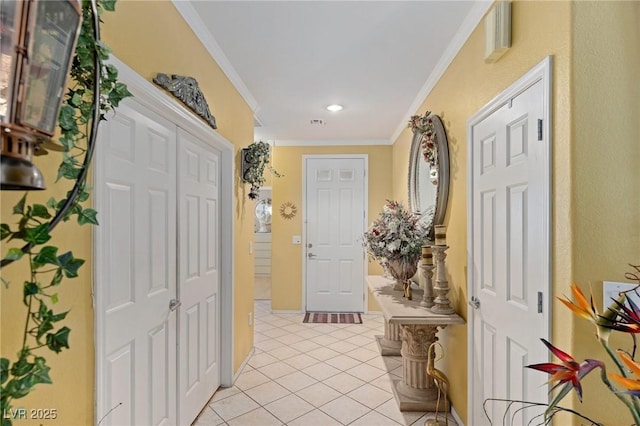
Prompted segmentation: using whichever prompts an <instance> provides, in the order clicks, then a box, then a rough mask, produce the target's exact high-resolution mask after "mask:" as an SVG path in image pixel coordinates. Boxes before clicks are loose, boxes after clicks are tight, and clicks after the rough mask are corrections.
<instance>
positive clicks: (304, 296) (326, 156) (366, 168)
mask: <svg viewBox="0 0 640 426" xmlns="http://www.w3.org/2000/svg"><path fill="white" fill-rule="evenodd" d="M314 158H320V159H331V158H335V159H354V158H355V159H362V160H363V161H364V224H365V227H366V225H367V223H368V216H369V154H308V155H303V156H302V250H301V252H302V253H301V254H300V259H301V262H302V302H301V303H302V305H301V306H302V312H304V311H305V310H306V307H307V259H306V257H305V256H306V252H307V251H306V249H305V247H307V159H314ZM364 231H365V230H363V231H362V232H363V236H364ZM367 266H368V262H364V267H363V268H364V270H363V277H365V279H364V280H362V281H363V284H362V286H363V287H362V291H363V293H364V312H365V313H366V312H368V309H367V307H368V306H369V292H368V291H367V284H366V282H367V281H366V277H367Z"/></svg>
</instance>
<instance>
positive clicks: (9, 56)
mask: <svg viewBox="0 0 640 426" xmlns="http://www.w3.org/2000/svg"><path fill="white" fill-rule="evenodd" d="M17 4H18V2H17V1H15V0H0V121H2V122H5V121H7V120H8V115H9V112H10V111H9V106H10V105H11V88H12V84H11V81H13V76H12V75H11V73H12V72H13V68H14V66H13V61H14V60H15V56H14V45H15V43H16V40H15V31H16V28H15V26H16V23H17V22H18V19H17V17H16V5H17Z"/></svg>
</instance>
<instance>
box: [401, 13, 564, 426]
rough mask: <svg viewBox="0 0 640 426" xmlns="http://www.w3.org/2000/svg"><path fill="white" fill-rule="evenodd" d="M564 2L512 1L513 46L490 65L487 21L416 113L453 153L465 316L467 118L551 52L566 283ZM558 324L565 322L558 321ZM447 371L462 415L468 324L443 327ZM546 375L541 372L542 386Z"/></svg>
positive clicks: (453, 280) (454, 256)
mask: <svg viewBox="0 0 640 426" xmlns="http://www.w3.org/2000/svg"><path fill="white" fill-rule="evenodd" d="M570 12H571V5H570V3H569V2H516V3H514V4H513V6H512V13H513V15H512V16H513V21H512V28H513V38H512V48H511V49H510V50H509V51H508V52H507V53H506V54H505V55H504V56H503V57H502V58H501V59H500V60H499V61H498V62H497V63H495V64H485V63H484V60H483V52H484V45H483V41H484V34H483V30H484V27H483V25H482V24H480V25H479V26H478V27H477V28H476V29H475V30H474V32H473V33H472V34H471V36H470V37H469V39H468V40H467V42H466V43H465V45H464V46H463V48H462V49H461V50H460V52H459V53H458V55H457V56H456V58H455V59H454V60H453V62H452V63H451V64H450V65H449V67H448V69H447V70H446V72H445V74H444V75H443V76H442V78H441V79H440V81H439V82H438V83H437V84H436V86H435V87H434V89H433V90H432V91H431V93H430V94H429V95H428V96H427V98H426V100H425V101H424V103H423V104H422V105H421V106H420V108H419V109H418V111H416V113H419V114H422V113H424V111H426V110H430V111H432V112H433V113H434V114H437V115H439V116H440V117H441V118H442V120H443V122H444V125H445V128H446V131H447V136H448V140H449V152H450V157H451V184H450V192H449V204H448V208H447V214H446V218H445V224H446V225H447V242H448V244H449V245H450V247H451V248H450V249H449V250H448V252H447V253H448V255H447V272H448V276H449V286H450V287H451V288H452V290H451V293H450V298H451V299H452V301H453V304H454V307H455V309H456V311H457V312H458V313H459V314H460V315H461V316H462V317H463V318H465V319H467V303H466V300H467V261H466V250H467V191H466V185H467V172H466V170H467V143H466V142H467V133H466V126H467V119H468V118H469V117H471V116H472V115H473V114H474V113H475V112H476V111H477V110H479V109H480V108H481V107H482V106H483V105H485V104H486V103H487V102H489V101H490V100H491V99H493V98H494V97H495V96H497V95H498V94H499V93H500V92H501V91H503V90H504V89H505V88H507V87H508V86H509V85H510V84H511V83H513V82H514V81H515V80H517V79H518V78H519V77H521V76H522V75H523V74H525V73H526V72H527V71H528V70H529V69H531V68H532V67H533V66H534V65H536V64H537V63H539V62H540V61H541V60H542V59H544V58H545V57H546V56H548V55H553V61H554V64H553V80H554V84H553V108H552V110H553V123H554V124H553V141H552V145H553V156H554V160H553V206H554V210H553V244H554V261H553V282H554V292H555V293H560V294H562V293H563V292H564V291H565V289H566V288H568V285H569V283H570V282H571V281H570V277H571V274H570V272H571V271H570V269H568V268H570V265H571V258H572V256H571V253H570V252H569V251H566V250H564V247H565V246H566V245H567V243H566V242H567V241H571V238H570V237H571V234H570V229H571V227H570V226H569V225H570V222H569V218H568V216H569V209H570V207H571V206H570V204H569V203H568V202H567V201H568V200H569V199H570V186H569V178H570V176H569V170H568V168H567V166H568V165H569V164H570V150H569V148H570V145H569V141H570V136H571V128H570V120H571V117H570V115H569V108H570V102H569V99H570V95H571V92H570V80H569V76H570V56H569V45H570V22H571V15H570ZM410 144H411V131H410V129H407V130H405V131H404V132H403V133H402V134H401V135H400V137H399V138H398V139H397V140H396V141H395V143H394V145H393V174H392V175H393V177H394V180H393V194H394V198H397V199H405V200H406V176H407V168H408V166H407V164H408V155H409V148H410ZM553 317H554V320H555V322H554V329H553V336H554V339H556V338H558V337H559V338H563V337H565V338H568V336H569V333H568V332H567V331H564V328H565V327H566V325H567V324H570V321H571V317H570V316H569V315H568V314H566V313H565V312H561V311H560V312H554V314H553ZM560 324H563V325H562V326H560ZM441 335H443V341H444V342H445V343H446V348H445V350H446V351H447V358H446V368H445V369H446V373H447V374H448V376H449V379H450V380H451V391H450V396H451V399H452V403H453V406H454V408H455V410H456V411H457V412H458V413H459V414H460V415H461V417H462V419H463V420H465V421H466V419H467V326H466V325H464V326H451V327H448V328H447V329H446V330H445V331H444V332H442V333H441ZM545 380H546V378H545V377H543V376H541V377H540V383H541V384H542V383H543V382H544V381H545Z"/></svg>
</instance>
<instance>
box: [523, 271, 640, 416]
mask: <svg viewBox="0 0 640 426" xmlns="http://www.w3.org/2000/svg"><path fill="white" fill-rule="evenodd" d="M631 266H632V267H633V268H635V269H636V270H637V272H638V273H639V274H638V275H635V274H631V273H628V274H626V275H625V276H626V277H627V278H629V279H633V280H637V281H638V284H639V287H640V266H634V265H631ZM637 290H638V287H636V288H634V289H633V290H631V291H634V292H636V294H638V293H637ZM571 292H572V293H573V299H569V298H564V299H562V298H559V300H560V301H561V302H562V303H563V304H564V305H565V306H566V307H568V308H569V309H570V310H571V312H573V313H574V314H575V315H577V316H578V317H580V318H583V319H586V320H587V321H589V322H591V323H592V324H593V325H594V326H595V328H596V338H597V339H598V341H599V342H600V344H601V345H602V347H603V348H604V350H605V352H606V353H607V354H608V355H609V357H610V358H611V359H612V361H613V362H614V364H615V365H616V367H617V369H618V370H619V372H620V374H616V373H609V374H607V371H606V367H605V364H604V363H603V362H602V361H600V360H596V359H585V360H584V361H583V362H581V363H579V362H578V361H576V360H575V359H574V358H573V357H572V356H571V355H569V354H567V353H565V352H563V351H562V350H560V349H558V348H557V347H555V346H554V345H552V344H551V343H549V342H547V341H546V340H544V339H541V340H542V343H544V344H545V346H547V348H548V349H549V350H550V351H551V353H553V355H555V356H556V357H557V358H558V359H559V360H560V361H561V363H560V364H556V363H541V364H532V365H528V366H527V368H532V369H535V370H538V371H542V372H545V373H548V374H551V378H550V379H549V382H548V383H550V384H552V387H551V390H550V392H551V391H553V390H555V389H558V388H559V387H560V386H562V387H560V388H559V389H560V390H559V392H558V393H557V394H556V396H555V397H554V398H553V400H552V401H551V403H550V404H549V405H548V408H547V410H546V411H545V416H549V415H550V414H552V413H553V412H554V409H556V407H557V405H558V403H559V402H560V401H561V400H562V399H563V398H564V397H565V396H566V395H567V394H568V393H569V392H570V391H571V389H574V390H575V392H576V394H577V395H578V399H579V400H580V402H582V386H581V384H580V380H581V379H582V378H583V377H584V376H586V375H587V374H589V373H590V372H591V371H593V370H594V369H596V368H599V369H600V377H601V379H602V382H603V383H604V384H605V385H606V386H607V388H608V389H609V390H610V391H611V392H612V393H613V394H614V395H615V396H616V397H617V398H618V399H620V401H622V403H623V404H624V405H625V406H626V407H627V408H628V409H629V412H630V413H631V416H632V417H633V419H634V421H635V424H636V425H640V363H637V362H636V361H635V360H634V359H633V356H632V355H630V354H629V353H627V352H625V351H622V350H618V351H616V352H614V351H613V350H611V347H610V346H609V335H610V334H611V332H612V331H620V332H624V333H629V334H632V335H634V336H635V334H636V333H640V308H639V307H638V306H637V305H636V304H635V303H634V302H633V301H632V300H631V299H630V298H628V297H627V295H626V293H628V292H623V293H621V294H620V296H619V297H618V299H617V300H613V301H612V303H611V305H610V306H609V307H608V308H607V309H606V311H605V312H604V314H602V315H601V314H600V313H599V312H598V310H597V309H596V307H595V304H594V303H593V294H590V299H589V300H587V298H586V297H585V295H584V293H583V292H582V290H580V288H579V287H578V286H577V285H576V284H572V285H571ZM634 352H635V338H634ZM609 379H612V380H613V382H615V383H616V384H617V386H619V388H616V387H615V386H614V385H613V384H612V383H611V381H610V380H609Z"/></svg>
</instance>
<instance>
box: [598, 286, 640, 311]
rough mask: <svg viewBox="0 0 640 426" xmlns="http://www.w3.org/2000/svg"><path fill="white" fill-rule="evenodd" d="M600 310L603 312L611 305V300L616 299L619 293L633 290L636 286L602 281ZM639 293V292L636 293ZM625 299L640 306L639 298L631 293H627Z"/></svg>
mask: <svg viewBox="0 0 640 426" xmlns="http://www.w3.org/2000/svg"><path fill="white" fill-rule="evenodd" d="M602 285H603V289H602V306H603V308H602V310H605V309H606V308H607V307H608V306H609V305H611V304H612V303H613V301H612V300H611V299H617V298H618V296H619V293H620V292H621V291H628V290H633V289H634V288H635V287H637V284H629V283H619V282H615V281H604V282H603V283H602ZM638 293H640V291H639V292H638ZM627 298H628V299H631V300H633V303H635V304H636V305H637V306H640V296H638V295H637V294H636V293H635V292H633V291H631V292H629V293H627Z"/></svg>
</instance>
